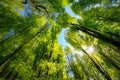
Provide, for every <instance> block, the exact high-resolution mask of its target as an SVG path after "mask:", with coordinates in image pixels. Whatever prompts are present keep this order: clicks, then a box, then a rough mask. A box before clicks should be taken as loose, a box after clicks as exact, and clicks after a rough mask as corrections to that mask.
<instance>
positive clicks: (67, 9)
mask: <svg viewBox="0 0 120 80" xmlns="http://www.w3.org/2000/svg"><path fill="white" fill-rule="evenodd" d="M70 6H71V5H69V6H66V7H65V11H66V12H67V13H68V14H69V15H70V16H72V17H75V18H76V19H80V16H79V15H76V14H75V13H73V11H72V10H71V8H70Z"/></svg>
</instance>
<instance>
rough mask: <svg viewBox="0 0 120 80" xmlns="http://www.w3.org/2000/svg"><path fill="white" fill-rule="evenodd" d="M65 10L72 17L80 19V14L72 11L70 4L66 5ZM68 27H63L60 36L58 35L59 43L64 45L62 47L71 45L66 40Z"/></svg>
mask: <svg viewBox="0 0 120 80" xmlns="http://www.w3.org/2000/svg"><path fill="white" fill-rule="evenodd" d="M65 11H66V12H67V13H68V14H69V15H70V16H72V17H75V18H76V19H80V17H79V16H78V15H75V13H73V12H72V10H71V9H70V5H69V6H66V7H65ZM67 29H68V28H64V29H62V31H61V33H60V35H59V37H58V43H59V44H60V45H61V46H62V48H65V46H70V44H69V43H67V42H66V40H65V35H64V33H65V32H66V31H67Z"/></svg>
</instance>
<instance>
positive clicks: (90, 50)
mask: <svg viewBox="0 0 120 80" xmlns="http://www.w3.org/2000/svg"><path fill="white" fill-rule="evenodd" d="M82 48H83V49H84V50H85V51H86V52H88V53H89V54H91V53H93V52H94V51H95V50H94V47H93V46H82Z"/></svg>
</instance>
